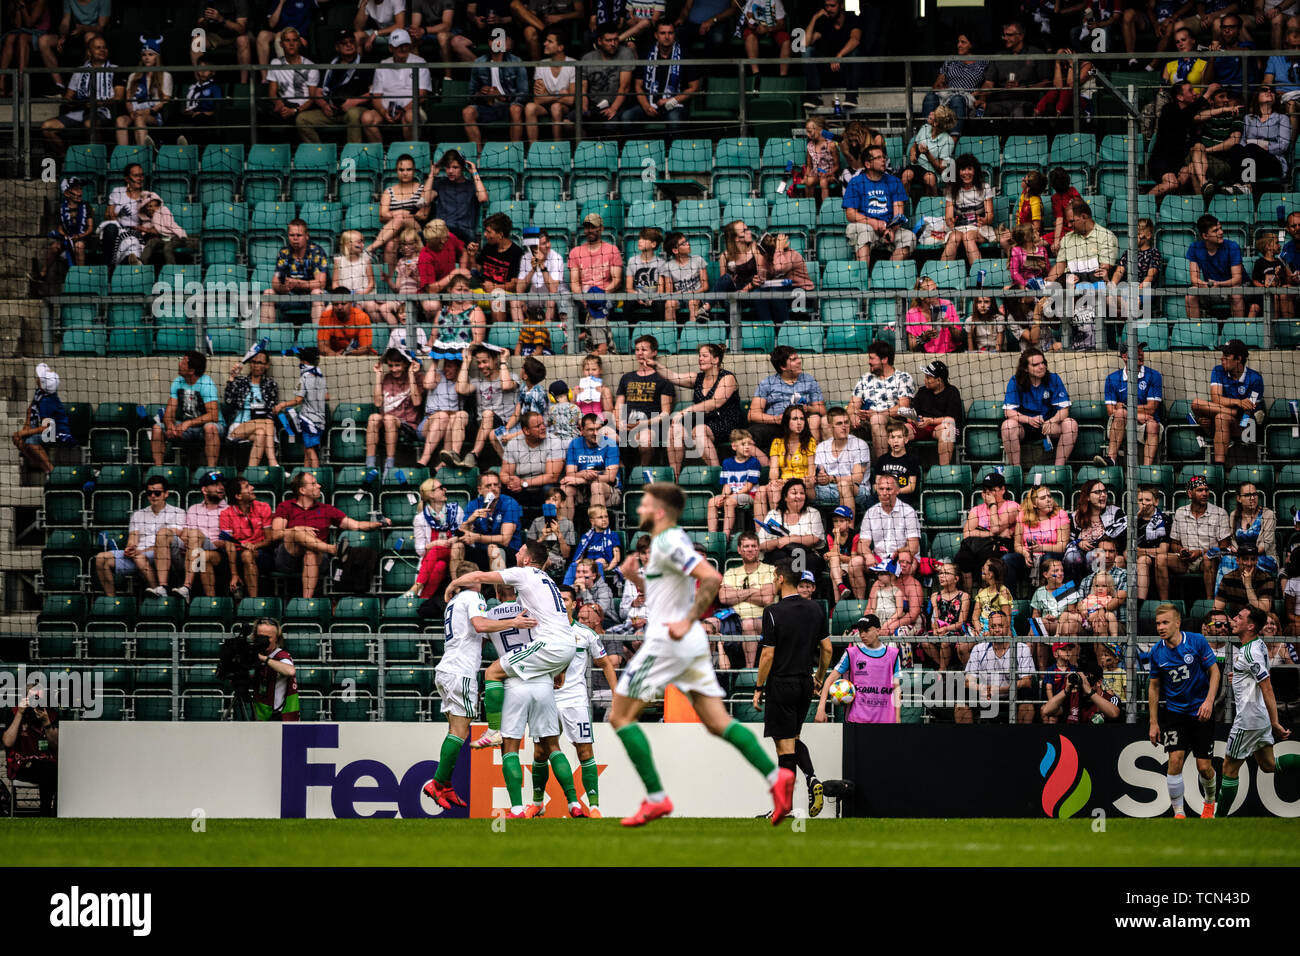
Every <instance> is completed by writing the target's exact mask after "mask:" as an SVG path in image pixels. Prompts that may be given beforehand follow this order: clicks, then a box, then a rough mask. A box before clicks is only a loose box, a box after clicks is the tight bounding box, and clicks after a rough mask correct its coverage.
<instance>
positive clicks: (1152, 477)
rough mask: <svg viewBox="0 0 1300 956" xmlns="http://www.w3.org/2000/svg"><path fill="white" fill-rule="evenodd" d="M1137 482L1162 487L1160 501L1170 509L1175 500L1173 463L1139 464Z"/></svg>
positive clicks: (1162, 505) (1164, 506) (1167, 509)
mask: <svg viewBox="0 0 1300 956" xmlns="http://www.w3.org/2000/svg"><path fill="white" fill-rule="evenodd" d="M1135 467H1136V468H1137V483H1138V484H1139V485H1155V486H1156V487H1158V488H1159V489H1160V493H1159V495H1158V503H1159V504H1160V507H1161V508H1163V509H1164V510H1166V511H1169V510H1170V505H1171V504H1172V502H1173V500H1174V468H1173V465H1137V466H1135Z"/></svg>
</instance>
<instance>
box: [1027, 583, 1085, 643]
mask: <svg viewBox="0 0 1300 956" xmlns="http://www.w3.org/2000/svg"><path fill="white" fill-rule="evenodd" d="M1041 568H1042V577H1041V581H1042V586H1041V587H1039V588H1038V590H1036V591H1035V592H1034V596H1033V597H1031V598H1030V599H1029V607H1030V610H1031V612H1032V614H1033V619H1034V620H1035V621H1036V622H1037V623H1036V624H1035V625H1034V627H1033V630H1034V633H1036V634H1038V635H1039V636H1042V637H1069V636H1073V635H1075V634H1078V633H1079V628H1080V626H1081V621H1080V618H1079V608H1078V606H1077V603H1078V600H1079V592H1078V591H1077V590H1072V591H1068V592H1065V593H1062V594H1061V595H1060V596H1058V595H1057V593H1056V592H1057V591H1058V590H1061V589H1062V587H1063V586H1064V585H1065V565H1064V564H1063V563H1062V562H1061V561H1059V560H1057V559H1056V558H1047V559H1045V560H1044V561H1043V562H1042V564H1041ZM1034 650H1035V652H1036V655H1035V656H1037V657H1040V658H1044V659H1045V654H1043V649H1042V645H1036V646H1035V647H1034ZM1040 662H1041V661H1040Z"/></svg>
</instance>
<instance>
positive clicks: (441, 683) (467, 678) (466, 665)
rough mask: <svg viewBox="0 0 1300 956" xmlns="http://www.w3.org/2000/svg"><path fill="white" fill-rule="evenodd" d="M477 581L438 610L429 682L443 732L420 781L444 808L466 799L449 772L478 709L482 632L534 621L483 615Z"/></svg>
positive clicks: (461, 571)
mask: <svg viewBox="0 0 1300 956" xmlns="http://www.w3.org/2000/svg"><path fill="white" fill-rule="evenodd" d="M477 570H478V568H476V567H475V566H474V565H473V564H472V563H471V562H469V561H462V562H461V563H460V564H458V565H457V566H456V573H457V574H458V575H465V576H468V575H470V574H471V573H473V572H476V571H477ZM479 587H480V585H479V584H478V583H476V582H471V583H466V584H462V585H461V587H460V589H459V590H458V591H457V592H456V594H455V596H454V597H452V598H451V599H450V600H449V601H448V602H447V609H446V611H444V613H443V634H444V635H445V642H444V645H443V652H442V660H440V661H439V662H438V666H437V667H436V668H435V669H434V683H435V685H436V686H437V688H438V696H439V697H441V698H442V712H443V714H444V715H446V717H447V729H448V733H447V736H446V738H444V739H443V741H442V751H441V752H440V754H439V756H438V769H437V771H436V772H435V773H434V776H433V779H432V780H430V781H429V782H428V783H426V784H425V785H424V792H425V793H427V794H428V795H429V796H430V797H431V798H432V799H433V800H434V802H436V803H437V804H438V806H440V807H442V808H443V809H446V810H450V809H451V808H452V807H453V806H457V807H463V806H465V805H466V804H465V801H464V800H462V799H461V798H460V796H459V795H458V794H457V793H456V790H455V788H453V787H452V785H451V775H452V771H454V770H455V769H456V760H457V758H458V757H459V756H460V748H461V746H462V745H463V744H464V743H465V739H466V738H467V737H468V736H469V728H470V721H472V720H473V719H474V718H475V717H476V716H477V714H478V672H479V668H481V667H482V666H483V635H484V634H489V633H490V634H492V637H493V639H494V640H495V639H496V633H497V632H508V631H510V630H518V629H525V630H526V629H527V628H528V627H531V626H532V625H533V624H535V623H536V622H535V621H534V620H533V619H532V618H530V617H528V616H527V615H526V614H522V613H520V612H519V611H518V610H517V609H516V613H514V614H512V615H510V617H508V618H498V619H495V620H494V619H492V618H489V617H488V616H487V615H488V609H487V604H486V603H484V601H483V595H482V594H481V593H480V592H479Z"/></svg>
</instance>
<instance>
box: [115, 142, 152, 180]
mask: <svg viewBox="0 0 1300 956" xmlns="http://www.w3.org/2000/svg"><path fill="white" fill-rule="evenodd" d="M132 163H139V164H140V165H141V166H142V167H144V178H145V179H146V180H147V179H149V177H151V176H152V175H153V150H152V149H150V148H149V147H148V146H114V147H113V152H111V153H110V154H109V156H108V175H109V178H110V179H112V180H114V181H118V182H120V181H121V179H122V175H123V173H125V172H126V167H128V166H130V165H131V164H132Z"/></svg>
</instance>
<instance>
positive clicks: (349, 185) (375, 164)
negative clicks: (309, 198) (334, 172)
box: [338, 143, 427, 206]
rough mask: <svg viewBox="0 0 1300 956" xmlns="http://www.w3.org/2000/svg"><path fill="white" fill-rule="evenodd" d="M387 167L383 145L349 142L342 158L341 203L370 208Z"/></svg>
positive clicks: (340, 171) (340, 178)
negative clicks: (384, 169)
mask: <svg viewBox="0 0 1300 956" xmlns="http://www.w3.org/2000/svg"><path fill="white" fill-rule="evenodd" d="M383 168H384V147H383V144H382V143H347V144H346V145H345V146H344V147H343V152H342V153H341V154H340V155H339V165H338V199H339V202H341V203H343V204H344V205H345V206H354V205H367V204H369V203H371V202H373V201H374V199H375V188H376V185H377V184H378V182H379V178H380V175H381V173H382V171H383ZM426 168H427V167H426Z"/></svg>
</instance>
